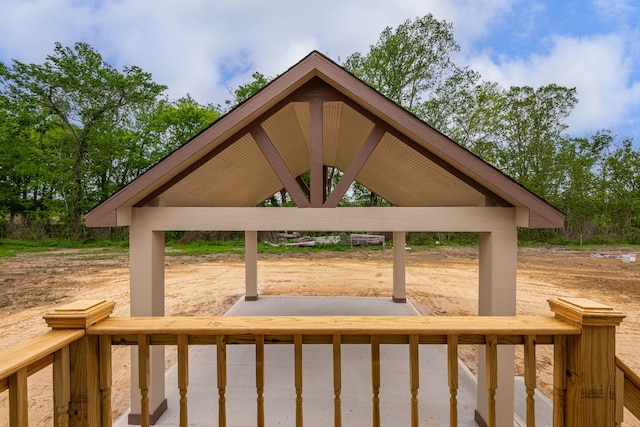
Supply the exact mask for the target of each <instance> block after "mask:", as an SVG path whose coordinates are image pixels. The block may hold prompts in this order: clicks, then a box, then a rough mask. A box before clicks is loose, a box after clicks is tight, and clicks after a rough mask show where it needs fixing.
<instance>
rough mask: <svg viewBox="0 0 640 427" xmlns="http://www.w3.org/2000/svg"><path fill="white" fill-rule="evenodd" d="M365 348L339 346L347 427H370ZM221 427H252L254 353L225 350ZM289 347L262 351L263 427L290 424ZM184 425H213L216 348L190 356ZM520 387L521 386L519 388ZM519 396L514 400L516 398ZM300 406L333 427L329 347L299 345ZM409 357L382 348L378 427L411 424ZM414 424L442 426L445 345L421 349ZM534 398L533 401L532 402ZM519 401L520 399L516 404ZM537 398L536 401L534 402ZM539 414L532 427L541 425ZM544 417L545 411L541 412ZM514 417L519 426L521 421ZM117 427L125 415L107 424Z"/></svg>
mask: <svg viewBox="0 0 640 427" xmlns="http://www.w3.org/2000/svg"><path fill="white" fill-rule="evenodd" d="M225 315H228V316H234V315H235V316H253V315H267V316H268V315H291V316H304V315H372V316H385V315H393V316H415V315H419V313H418V311H417V310H416V309H415V308H414V307H413V306H412V305H411V304H410V303H404V304H402V303H400V304H398V303H394V302H393V301H392V300H391V299H390V298H369V297H277V296H269V297H260V298H259V299H258V300H257V301H250V302H245V301H244V300H240V301H238V302H237V303H236V304H235V305H234V306H233V307H232V308H231V309H230V310H229V311H228V312H227V313H226V314H225ZM370 351H371V350H370V346H369V345H343V346H342V393H341V399H342V422H343V425H346V426H370V425H371V417H372V411H371V399H372V391H371V357H370ZM227 362H228V363H227V378H228V381H227V384H228V386H227V390H226V399H227V423H228V424H227V425H229V426H251V425H255V424H256V412H257V404H256V396H257V394H256V388H255V346H252V345H237V346H228V347H227ZM293 364H294V363H293V346H292V345H285V344H283V345H267V346H265V392H264V398H265V418H266V425H269V426H272V425H278V426H293V425H295V397H296V395H295V387H294V372H293ZM189 369H190V375H189V377H190V382H189V390H188V395H187V397H188V399H189V424H190V425H194V426H203V427H204V426H217V425H218V423H217V420H218V390H217V386H216V384H217V378H216V374H217V372H216V350H215V346H192V347H191V349H190V352H189ZM459 372H460V375H459V389H458V419H459V426H461V427H476V426H477V424H476V423H475V421H474V411H475V405H476V397H475V396H476V378H475V376H474V375H473V374H472V373H471V372H470V371H469V370H468V369H467V367H466V366H465V365H464V364H462V363H459ZM166 387H167V390H166V396H167V400H168V405H169V407H168V409H167V411H166V412H165V413H164V414H163V416H162V417H161V418H160V420H159V421H158V423H157V424H156V425H157V426H163V427H164V426H167V427H168V426H177V425H178V424H179V407H178V402H179V395H178V388H177V367H176V366H174V367H172V368H170V369H169V371H168V372H167V380H166ZM520 387H522V386H520ZM522 393H523V392H521V393H520V394H522ZM302 397H303V405H304V425H305V426H322V427H324V426H328V425H333V416H334V415H333V414H334V410H333V401H334V391H333V371H332V349H331V346H329V345H318V344H316V345H304V346H303V395H302ZM410 397H411V396H410V389H409V353H408V347H407V346H400V345H398V346H396V345H383V346H381V390H380V402H381V403H380V405H381V423H382V425H409V424H410ZM418 399H419V402H420V409H419V413H420V425H425V426H440V425H448V424H449V392H448V384H447V364H446V346H421V347H420V390H419V394H418ZM537 399H538V398H537ZM516 400H519V397H518V398H517V399H516ZM540 400H541V399H538V400H537V401H538V402H540ZM544 412H545V409H544V408H540V409H539V412H537V414H540V415H538V420H537V421H538V422H537V423H536V425H540V426H544V425H551V424H546V420H545V419H543V414H544ZM547 412H549V411H547ZM519 415H520V416H516V420H515V421H514V424H516V425H518V424H520V419H524V416H523V414H519ZM114 425H115V426H116V427H124V426H127V424H126V416H125V417H123V418H122V419H120V420H118V421H116V422H115V423H114Z"/></svg>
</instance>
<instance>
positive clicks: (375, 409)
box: [371, 335, 380, 427]
mask: <svg viewBox="0 0 640 427" xmlns="http://www.w3.org/2000/svg"><path fill="white" fill-rule="evenodd" d="M371 386H372V388H373V399H372V403H373V405H372V413H373V414H372V415H373V421H372V425H373V426H374V427H380V336H379V335H372V336H371Z"/></svg>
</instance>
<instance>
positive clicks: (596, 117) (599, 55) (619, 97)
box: [470, 35, 640, 134]
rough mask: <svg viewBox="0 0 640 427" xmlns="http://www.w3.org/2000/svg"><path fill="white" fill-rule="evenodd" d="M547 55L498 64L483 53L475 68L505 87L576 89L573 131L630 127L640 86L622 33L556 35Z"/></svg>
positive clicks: (474, 61)
mask: <svg viewBox="0 0 640 427" xmlns="http://www.w3.org/2000/svg"><path fill="white" fill-rule="evenodd" d="M552 40H553V47H552V49H551V50H550V51H549V52H548V53H547V54H545V55H531V56H529V57H527V58H515V59H513V58H501V59H499V60H498V61H497V62H495V61H492V60H491V59H490V58H489V56H488V55H482V54H479V55H477V56H475V57H473V58H471V59H470V66H471V67H472V68H473V69H476V70H478V71H479V72H480V73H481V74H482V76H483V78H484V79H486V80H490V81H496V82H499V83H500V84H501V85H502V86H504V87H508V86H512V85H513V86H525V85H526V86H534V87H537V86H542V85H547V84H551V83H556V84H559V85H562V86H566V87H575V88H576V89H577V95H578V99H579V103H578V105H577V106H576V108H575V109H574V111H573V113H572V115H571V117H570V118H569V123H570V126H571V129H570V131H571V132H572V133H578V134H584V133H591V132H593V131H595V130H598V129H602V128H608V129H612V130H615V128H616V127H618V126H622V125H628V124H630V123H631V122H633V121H634V120H636V119H635V118H634V117H631V116H630V114H629V112H631V111H632V110H633V109H634V108H638V107H640V82H638V81H633V73H632V72H633V69H632V65H633V64H632V63H631V62H630V60H629V59H628V55H627V53H628V52H627V45H626V44H625V41H624V39H623V38H621V37H620V36H617V35H600V36H592V37H580V38H573V37H555V38H553V39H552Z"/></svg>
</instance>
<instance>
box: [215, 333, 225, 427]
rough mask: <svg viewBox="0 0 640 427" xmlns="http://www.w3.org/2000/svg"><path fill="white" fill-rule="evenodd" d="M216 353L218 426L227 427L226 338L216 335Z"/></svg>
mask: <svg viewBox="0 0 640 427" xmlns="http://www.w3.org/2000/svg"><path fill="white" fill-rule="evenodd" d="M216 352H217V356H218V362H217V367H218V425H219V426H220V427H226V425H227V399H226V397H225V392H226V388H227V337H226V336H224V335H218V338H217V340H216Z"/></svg>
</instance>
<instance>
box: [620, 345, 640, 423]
mask: <svg viewBox="0 0 640 427" xmlns="http://www.w3.org/2000/svg"><path fill="white" fill-rule="evenodd" d="M616 374H617V377H616V396H617V398H618V399H617V401H616V414H617V419H616V421H619V422H620V423H622V408H623V407H624V408H627V409H628V410H629V412H631V413H632V414H633V415H634V416H635V417H636V418H637V419H639V420H640V376H638V374H636V373H635V372H633V371H632V370H631V368H629V366H627V364H625V363H624V362H623V361H622V360H620V359H619V358H618V357H616Z"/></svg>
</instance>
